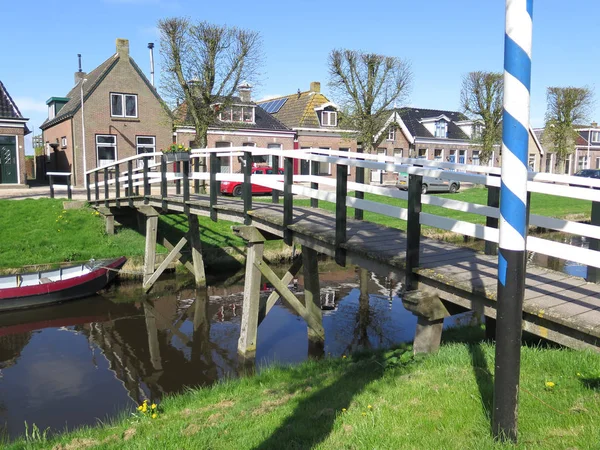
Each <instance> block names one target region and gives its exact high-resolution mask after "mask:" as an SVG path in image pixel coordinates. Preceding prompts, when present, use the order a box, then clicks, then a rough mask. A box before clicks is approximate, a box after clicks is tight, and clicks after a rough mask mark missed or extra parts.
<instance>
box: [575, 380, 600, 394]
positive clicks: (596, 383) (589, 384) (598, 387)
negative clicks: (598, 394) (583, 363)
mask: <svg viewBox="0 0 600 450" xmlns="http://www.w3.org/2000/svg"><path fill="white" fill-rule="evenodd" d="M579 380H580V381H581V383H582V384H583V385H584V386H585V387H586V388H588V389H593V390H594V391H600V377H582V378H580V379H579Z"/></svg>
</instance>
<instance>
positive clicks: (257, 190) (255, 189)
mask: <svg viewBox="0 0 600 450" xmlns="http://www.w3.org/2000/svg"><path fill="white" fill-rule="evenodd" d="M274 173H275V172H274V171H273V168H272V167H269V166H262V167H253V168H252V175H255V174H256V175H273V174H274ZM277 173H278V174H279V175H283V169H279V170H278V171H277ZM243 184H244V183H241V182H239V181H221V194H229V195H234V196H236V197H240V196H241V195H242V185H243ZM272 191H273V189H271V188H270V187H265V186H259V185H257V184H253V185H252V193H253V194H270V193H271V192H272Z"/></svg>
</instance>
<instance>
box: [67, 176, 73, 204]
mask: <svg viewBox="0 0 600 450" xmlns="http://www.w3.org/2000/svg"><path fill="white" fill-rule="evenodd" d="M72 198H73V189H72V187H71V174H69V175H67V199H68V200H71V199H72Z"/></svg>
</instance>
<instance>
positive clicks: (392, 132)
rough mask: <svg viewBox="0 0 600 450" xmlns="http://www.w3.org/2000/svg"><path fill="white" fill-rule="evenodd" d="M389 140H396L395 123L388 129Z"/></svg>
mask: <svg viewBox="0 0 600 450" xmlns="http://www.w3.org/2000/svg"><path fill="white" fill-rule="evenodd" d="M387 140H388V141H395V140H396V127H395V126H394V125H391V126H390V128H389V130H388V138H387Z"/></svg>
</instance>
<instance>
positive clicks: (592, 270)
mask: <svg viewBox="0 0 600 450" xmlns="http://www.w3.org/2000/svg"><path fill="white" fill-rule="evenodd" d="M591 224H592V225H595V226H597V227H600V202H592V217H591ZM590 250H596V251H600V240H599V239H590ZM586 280H587V281H588V282H589V283H598V284H600V269H598V268H597V267H592V266H588V268H587V277H586Z"/></svg>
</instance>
